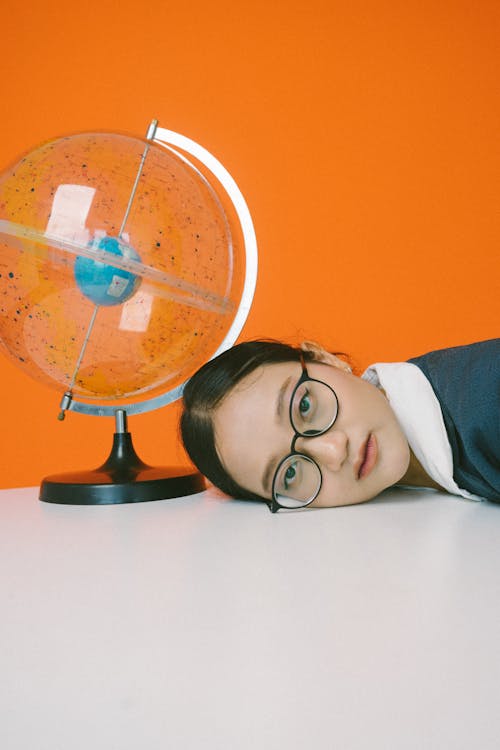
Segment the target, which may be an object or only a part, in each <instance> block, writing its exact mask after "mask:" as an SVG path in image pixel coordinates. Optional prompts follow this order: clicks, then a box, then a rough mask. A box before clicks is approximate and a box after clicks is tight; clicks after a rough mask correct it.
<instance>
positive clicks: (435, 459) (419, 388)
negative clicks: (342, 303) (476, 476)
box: [362, 362, 482, 500]
mask: <svg viewBox="0 0 500 750" xmlns="http://www.w3.org/2000/svg"><path fill="white" fill-rule="evenodd" d="M362 377H363V379H364V380H367V381H368V382H369V383H372V384H373V385H375V386H377V387H378V388H383V389H384V391H385V393H386V396H387V398H388V399H389V403H390V405H391V406H392V408H393V410H394V412H395V414H396V417H397V419H398V421H399V423H400V425H401V428H402V430H403V432H404V434H405V436H406V439H407V440H408V443H409V445H410V448H411V449H412V451H413V453H414V454H415V456H416V457H417V459H418V461H419V462H420V464H421V465H422V467H423V468H424V470H425V471H426V472H427V474H428V475H429V476H430V477H431V478H432V479H434V481H435V482H437V483H438V484H439V485H441V487H443V488H444V489H445V490H446V491H447V492H450V493H451V494H453V495H461V496H462V497H466V498H469V499H470V500H482V498H481V497H478V496H477V495H472V494H471V493H470V492H467V490H463V489H461V488H460V487H459V486H458V485H457V483H456V482H455V480H454V479H453V457H452V453H451V446H450V442H449V440H448V435H447V433H446V428H445V426H444V421H443V415H442V412H441V407H440V405H439V401H438V399H437V397H436V394H435V393H434V391H433V389H432V386H431V384H430V382H429V381H428V380H427V378H426V377H425V375H424V373H423V372H422V370H420V368H419V367H417V366H416V365H414V364H412V363H411V362H378V363H377V364H374V365H371V367H369V368H368V369H367V370H366V371H365V372H364V373H363V375H362Z"/></svg>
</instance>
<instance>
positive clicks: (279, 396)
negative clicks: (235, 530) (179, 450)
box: [181, 341, 410, 507]
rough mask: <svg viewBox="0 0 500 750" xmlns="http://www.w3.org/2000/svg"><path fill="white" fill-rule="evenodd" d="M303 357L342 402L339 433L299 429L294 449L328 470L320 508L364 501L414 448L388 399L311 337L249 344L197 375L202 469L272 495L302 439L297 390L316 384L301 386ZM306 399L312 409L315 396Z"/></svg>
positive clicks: (194, 401) (187, 435) (195, 445)
mask: <svg viewBox="0 0 500 750" xmlns="http://www.w3.org/2000/svg"><path fill="white" fill-rule="evenodd" d="M301 359H303V360H304V363H305V365H306V366H307V371H308V373H307V374H308V376H309V377H310V378H312V379H314V380H317V381H321V382H322V383H324V384H325V385H326V386H328V389H331V390H333V391H334V393H335V395H336V397H337V401H338V413H337V415H336V419H335V422H334V424H333V426H332V427H331V428H330V429H328V430H326V431H325V432H324V433H323V434H321V435H317V436H314V437H310V436H297V435H296V436H295V440H294V445H293V452H294V453H301V454H304V455H305V456H308V457H310V458H311V459H312V460H313V461H314V462H315V464H317V465H318V467H319V468H320V471H321V475H322V485H321V489H320V491H319V494H318V496H317V498H316V499H315V501H314V503H313V505H316V506H320V507H321V506H325V507H326V506H334V505H346V504H351V503H357V502H362V501H364V500H369V499H371V498H372V497H374V496H375V495H377V494H378V493H379V492H381V491H382V490H383V489H385V488H386V487H388V486H390V485H392V484H394V483H396V482H398V481H399V480H400V479H401V478H402V477H403V475H404V474H405V472H406V470H407V468H408V463H409V457H410V453H409V447H408V443H407V441H406V438H405V436H404V434H403V433H402V431H401V428H400V426H399V423H398V421H397V419H396V417H395V414H394V412H393V411H392V409H391V407H390V405H389V403H388V401H387V399H386V398H385V395H384V394H383V392H381V391H380V390H378V389H377V388H375V386H373V385H371V384H370V383H368V382H366V381H364V380H362V379H360V378H359V377H357V376H356V375H353V374H352V373H351V371H350V368H349V366H348V365H347V364H346V362H344V361H343V360H342V359H339V357H337V356H336V355H332V354H330V353H328V352H326V351H324V350H323V349H321V347H319V346H318V345H315V344H310V343H306V344H303V345H302V347H300V348H296V347H291V346H288V345H286V344H281V343H278V342H272V341H252V342H246V343H243V344H239V345H238V346H236V347H233V348H232V349H230V350H228V351H226V352H224V353H223V354H222V355H220V356H219V357H217V358H216V359H214V360H212V361H211V362H209V363H207V364H206V365H205V366H204V367H202V368H201V370H199V371H198V372H197V373H196V374H195V375H194V376H193V378H192V379H191V380H190V381H189V383H188V384H187V386H186V389H185V392H184V407H185V408H184V413H183V415H182V418H181V430H182V437H183V440H184V444H185V446H186V449H187V451H188V453H189V455H190V457H191V459H192V460H193V462H194V463H195V464H196V465H197V467H198V468H199V469H200V471H201V472H202V473H203V474H204V475H205V476H207V477H208V479H209V480H210V481H212V482H213V483H214V484H215V485H216V486H217V487H219V488H220V489H222V490H223V491H224V492H226V493H227V494H229V495H233V496H238V497H246V498H263V499H267V500H269V499H270V498H271V494H272V481H273V477H274V475H275V471H276V469H277V467H278V466H279V465H280V462H281V461H282V460H283V459H284V458H285V457H286V456H287V455H288V454H289V453H290V452H291V447H292V446H291V443H292V439H293V438H294V435H295V430H294V427H292V424H291V422H290V410H289V406H290V402H291V399H292V395H294V399H295V400H296V399H297V393H299V397H302V395H303V394H305V396H304V397H305V398H306V399H307V398H310V397H311V396H310V395H307V394H306V391H307V388H306V386H307V383H305V384H304V386H301V388H302V389H303V390H301V391H297V390H296V386H297V383H298V382H299V380H300V378H301V375H302V372H303V369H302V364H301ZM325 403H327V402H325ZM304 405H305V406H306V407H307V409H309V408H310V407H311V404H310V403H309V402H308V401H307V402H306V401H303V402H302V407H304ZM302 407H296V406H294V407H293V408H302ZM318 408H319V407H318ZM321 408H325V409H326V408H328V409H330V408H331V407H330V406H321ZM311 413H312V412H311ZM301 431H302V430H301ZM303 432H307V430H306V429H305V430H303ZM292 471H293V469H292Z"/></svg>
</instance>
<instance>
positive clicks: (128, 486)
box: [39, 432, 205, 505]
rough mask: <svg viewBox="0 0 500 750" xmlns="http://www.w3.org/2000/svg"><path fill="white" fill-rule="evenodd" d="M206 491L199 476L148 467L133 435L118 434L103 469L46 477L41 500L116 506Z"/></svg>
mask: <svg viewBox="0 0 500 750" xmlns="http://www.w3.org/2000/svg"><path fill="white" fill-rule="evenodd" d="M204 489H205V480H204V479H203V477H202V475H201V474H199V473H198V472H195V471H193V470H192V469H183V468H179V467H166V466H148V464H145V463H144V462H143V461H142V460H141V459H140V458H139V456H138V455H137V453H136V452H135V449H134V446H133V443H132V435H131V434H130V432H115V434H114V437H113V447H112V449H111V453H110V454H109V457H108V458H107V460H106V461H105V462H104V463H103V465H102V466H99V467H98V468H97V469H93V470H89V471H78V472H66V473H64V474H53V475H51V476H48V477H45V479H44V480H43V481H42V484H41V486H40V496H39V498H40V500H42V501H43V502H46V503H59V504H63V505H116V504H119V503H142V502H147V501H150V500H168V499H172V498H175V497H183V496H184V495H193V494H195V493H197V492H202V491H203V490H204Z"/></svg>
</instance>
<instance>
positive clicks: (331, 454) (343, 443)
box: [295, 429, 349, 471]
mask: <svg viewBox="0 0 500 750" xmlns="http://www.w3.org/2000/svg"><path fill="white" fill-rule="evenodd" d="M348 442H349V441H348V438H347V435H346V434H345V432H343V431H342V430H336V429H333V430H328V432H325V433H324V434H323V435H317V436H316V437H306V438H304V437H300V438H299V439H298V440H297V442H296V444H295V450H297V451H299V452H300V453H305V454H306V455H307V456H310V457H311V458H314V460H315V461H316V462H317V463H318V464H319V465H320V466H324V467H325V468H327V469H330V470H331V471H339V470H340V469H341V468H342V464H343V463H344V461H345V460H346V458H347V446H348Z"/></svg>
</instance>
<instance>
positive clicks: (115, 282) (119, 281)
mask: <svg viewBox="0 0 500 750" xmlns="http://www.w3.org/2000/svg"><path fill="white" fill-rule="evenodd" d="M128 282H129V280H128V279H125V278H124V277H123V276H113V278H112V279H111V284H110V285H109V286H108V289H107V291H106V293H107V294H109V295H110V297H117V298H118V297H122V296H123V292H124V291H125V289H126V288H127V287H128Z"/></svg>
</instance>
